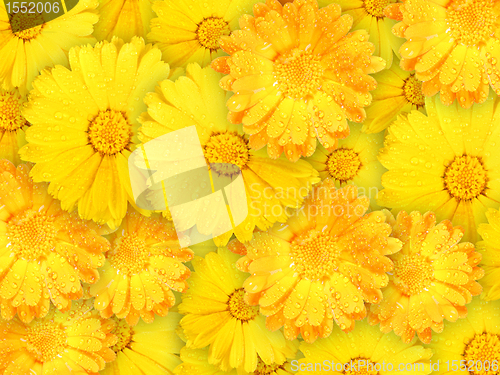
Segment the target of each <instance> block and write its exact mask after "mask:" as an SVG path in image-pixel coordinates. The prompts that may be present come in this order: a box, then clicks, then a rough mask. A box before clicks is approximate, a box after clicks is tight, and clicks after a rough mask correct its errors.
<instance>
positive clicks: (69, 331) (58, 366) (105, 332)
mask: <svg viewBox="0 0 500 375" xmlns="http://www.w3.org/2000/svg"><path fill="white" fill-rule="evenodd" d="M112 329H113V322H111V321H109V320H106V319H102V318H100V317H99V314H98V313H97V312H96V311H95V310H92V302H91V301H90V300H87V301H85V302H83V301H78V302H76V303H75V304H74V305H73V309H72V310H71V311H68V312H65V313H62V312H60V311H58V310H56V309H54V308H52V309H51V310H50V313H49V315H47V316H46V317H45V318H43V319H36V320H34V321H32V322H31V323H30V324H26V323H23V322H21V321H20V320H19V319H17V318H16V319H14V320H11V321H5V320H0V353H2V355H1V356H0V372H1V373H2V374H5V375H7V374H19V375H21V374H33V375H44V374H57V375H72V374H82V375H83V374H89V375H98V373H99V370H102V369H103V368H104V365H105V363H106V362H111V361H113V360H114V359H115V353H113V351H112V350H111V348H110V346H112V345H114V344H115V343H116V336H114V335H113V334H112V333H111V330H112Z"/></svg>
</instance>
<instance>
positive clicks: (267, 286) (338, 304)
mask: <svg viewBox="0 0 500 375" xmlns="http://www.w3.org/2000/svg"><path fill="white" fill-rule="evenodd" d="M357 195H358V194H357V189H356V187H355V186H353V185H348V186H346V187H344V188H342V189H339V190H336V189H335V182H334V181H332V180H331V179H326V180H324V181H323V182H322V183H321V184H320V185H317V186H316V187H315V188H314V189H313V191H312V193H311V195H310V196H309V197H308V198H307V200H306V202H305V203H304V206H303V207H302V208H301V209H300V210H298V212H297V214H296V215H295V216H292V217H291V218H290V219H289V220H288V221H287V222H286V224H279V225H278V224H277V225H275V226H274V227H273V228H271V229H270V230H269V231H267V232H261V233H255V234H254V238H253V239H252V241H250V242H249V243H247V244H245V247H246V249H247V255H246V256H245V257H243V258H241V259H240V260H239V261H238V268H239V269H241V270H243V271H245V272H249V273H250V276H249V277H248V279H247V280H246V281H245V283H244V287H245V291H246V292H247V301H248V302H249V303H250V304H251V305H257V304H258V305H260V311H261V313H262V314H264V315H266V316H267V321H266V325H267V327H268V329H270V330H276V329H279V328H280V327H282V326H284V327H285V336H286V338H288V339H294V338H296V337H297V335H298V334H299V333H301V334H302V337H303V338H304V339H305V340H306V341H308V342H313V341H314V340H316V339H317V338H318V337H327V336H328V335H329V334H330V333H331V332H332V327H333V321H334V320H335V322H336V323H337V324H338V325H339V326H340V328H341V329H342V330H344V331H346V332H348V331H350V330H352V329H353V328H354V321H355V320H360V319H363V318H364V317H365V316H366V308H365V302H370V303H379V302H380V300H381V299H382V292H381V291H380V288H382V287H384V286H386V285H387V283H388V281H389V278H388V276H387V274H386V272H388V271H390V270H392V267H393V264H392V261H391V260H390V259H389V258H387V257H386V256H385V255H386V254H391V253H394V252H396V251H398V250H399V249H400V248H401V243H400V241H399V240H398V239H395V238H391V237H389V234H390V233H391V227H390V225H388V224H386V223H385V222H384V221H385V216H384V214H383V213H382V212H380V211H375V212H372V213H369V214H366V215H365V212H366V210H367V209H368V206H369V199H368V198H367V197H358V196H357Z"/></svg>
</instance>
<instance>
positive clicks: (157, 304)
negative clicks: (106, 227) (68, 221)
mask: <svg viewBox="0 0 500 375" xmlns="http://www.w3.org/2000/svg"><path fill="white" fill-rule="evenodd" d="M110 242H111V250H110V251H108V252H107V253H106V262H105V263H104V266H103V267H102V268H101V269H100V270H99V271H100V275H101V276H100V279H99V281H98V282H97V283H95V284H94V285H92V286H91V288H90V293H91V295H92V296H95V301H94V305H95V308H96V309H97V310H99V311H101V314H102V316H103V317H106V318H109V317H111V316H112V315H113V314H116V316H117V317H118V318H126V320H127V323H128V324H130V325H135V324H137V322H138V321H139V317H142V319H143V320H144V321H145V322H147V323H151V322H152V321H153V320H154V318H155V313H156V314H157V315H160V316H165V315H167V313H168V309H169V308H170V307H172V306H173V305H174V303H175V297H174V295H173V294H172V291H171V289H173V290H177V291H180V292H183V291H184V290H185V289H186V288H187V284H186V281H185V279H186V278H187V277H189V274H190V271H189V269H188V268H187V267H186V266H185V265H184V264H183V262H188V261H190V260H191V258H192V257H193V252H192V251H191V250H189V249H180V248H179V242H178V238H177V234H176V232H175V229H174V227H173V225H172V223H171V222H169V221H167V220H166V219H164V218H162V217H161V216H160V215H156V216H152V217H145V216H143V215H141V214H139V213H138V212H136V211H134V210H132V209H130V210H129V212H128V213H127V216H125V219H124V220H123V223H122V225H121V226H120V228H118V230H117V231H115V232H114V233H113V234H111V235H110Z"/></svg>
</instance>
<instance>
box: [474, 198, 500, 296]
mask: <svg viewBox="0 0 500 375" xmlns="http://www.w3.org/2000/svg"><path fill="white" fill-rule="evenodd" d="M486 217H487V218H488V224H479V227H478V229H477V231H478V232H479V234H480V235H481V237H482V239H483V241H480V242H478V243H477V250H478V251H479V252H480V253H481V254H482V256H483V258H482V260H481V263H480V266H481V268H482V269H483V270H484V273H485V275H484V277H483V278H482V279H481V285H482V286H483V294H482V295H481V297H482V298H484V299H485V300H496V299H500V261H499V259H500V246H499V244H500V242H499V238H500V237H499V236H500V224H499V223H500V216H499V211H497V210H495V209H492V208H490V209H489V210H488V211H487V212H486Z"/></svg>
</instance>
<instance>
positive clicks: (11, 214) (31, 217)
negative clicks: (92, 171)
mask: <svg viewBox="0 0 500 375" xmlns="http://www.w3.org/2000/svg"><path fill="white" fill-rule="evenodd" d="M29 171H30V168H29V167H28V166H27V165H25V164H21V165H20V166H18V167H17V168H16V167H15V166H14V165H13V164H12V163H11V162H10V161H7V160H2V161H0V223H1V225H0V228H1V229H0V234H1V235H0V308H1V313H2V318H3V319H6V320H10V319H12V318H13V317H14V316H15V315H16V313H17V314H18V316H19V318H20V319H21V321H23V322H25V323H29V322H30V321H31V320H32V319H33V318H34V317H36V318H43V317H44V316H46V315H47V313H48V312H49V307H50V301H52V302H53V304H54V305H55V306H56V307H57V308H58V309H59V310H64V311H67V310H69V309H70V308H71V301H72V300H77V299H79V298H81V297H82V292H83V291H82V286H81V283H80V281H84V282H87V283H94V282H95V281H97V279H98V277H99V274H98V272H97V268H98V267H101V266H102V265H103V263H104V255H103V254H102V253H103V252H105V251H107V250H108V249H109V242H108V241H107V240H106V239H105V238H104V237H101V236H100V235H99V233H102V230H101V229H99V228H98V227H97V225H95V224H93V223H92V222H85V221H83V220H81V219H80V218H78V216H77V215H75V214H69V213H67V212H65V211H63V210H61V208H60V206H59V203H58V202H57V201H56V200H54V199H52V197H51V196H50V195H49V194H48V193H47V184H34V183H33V182H32V180H31V179H30V177H29Z"/></svg>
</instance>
